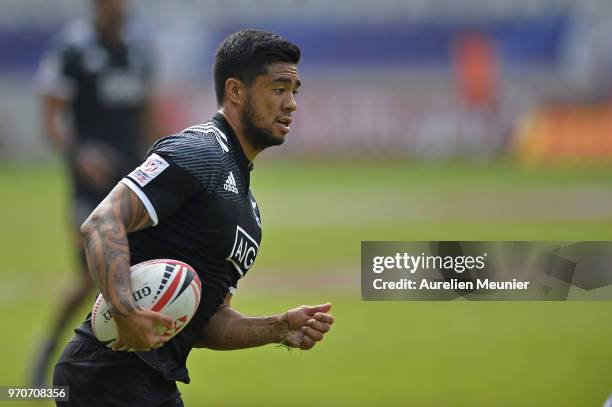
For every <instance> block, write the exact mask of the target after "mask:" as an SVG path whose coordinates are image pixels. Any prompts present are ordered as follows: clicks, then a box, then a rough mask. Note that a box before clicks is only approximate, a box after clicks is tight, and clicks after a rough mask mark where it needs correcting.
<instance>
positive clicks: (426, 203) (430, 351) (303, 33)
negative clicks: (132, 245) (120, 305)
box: [0, 0, 612, 406]
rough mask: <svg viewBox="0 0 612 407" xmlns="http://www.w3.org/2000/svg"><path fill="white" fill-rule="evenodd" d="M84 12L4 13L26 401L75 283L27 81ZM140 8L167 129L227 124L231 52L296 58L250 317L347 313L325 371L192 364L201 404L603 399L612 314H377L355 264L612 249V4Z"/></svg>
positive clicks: (256, 183) (9, 276) (10, 378)
mask: <svg viewBox="0 0 612 407" xmlns="http://www.w3.org/2000/svg"><path fill="white" fill-rule="evenodd" d="M88 4H89V2H88V1H82V0H0V90H1V91H0V197H1V199H0V230H1V231H2V232H3V233H1V234H0V253H1V256H0V259H1V260H2V261H1V262H0V276H1V277H2V283H0V315H1V317H2V323H3V325H4V326H3V328H2V340H1V342H0V345H1V346H0V360H1V362H0V385H15V386H17V385H26V384H27V383H26V377H27V376H26V371H27V369H28V367H29V363H30V362H31V356H32V351H33V350H34V349H35V347H36V345H37V344H38V341H39V340H40V339H41V338H42V337H43V335H44V333H45V329H46V328H47V323H48V319H49V316H50V315H51V313H52V312H53V311H54V309H55V307H56V305H57V304H56V303H55V302H56V301H57V296H58V295H59V294H60V293H61V292H62V290H64V289H65V287H66V285H67V284H69V283H70V279H71V276H72V275H73V274H74V273H75V269H76V265H77V262H76V259H74V258H73V257H72V252H71V239H72V236H71V235H70V229H69V227H68V226H69V223H68V219H69V211H68V203H69V202H68V191H67V188H68V183H67V181H66V179H65V169H64V168H63V166H62V165H61V163H60V161H59V160H58V157H57V156H55V155H54V153H52V152H51V150H50V149H49V146H48V145H47V144H46V142H45V141H44V135H43V134H44V133H43V129H41V128H40V124H39V123H40V120H39V116H38V105H37V98H36V84H35V79H34V77H35V71H36V67H37V64H38V61H39V59H40V56H41V54H42V52H43V50H44V49H45V47H46V45H47V44H48V41H49V39H50V37H51V36H52V35H53V34H54V33H55V32H56V31H57V29H58V28H59V27H60V26H61V25H62V24H63V23H65V22H66V21H68V20H69V19H71V18H72V17H74V16H77V15H82V14H86V13H87V12H88ZM134 5H135V9H136V12H137V13H136V14H137V15H138V16H139V18H141V19H142V21H143V22H144V23H145V24H146V25H148V26H149V27H150V29H151V32H152V35H153V37H154V40H155V41H156V43H157V51H158V52H157V54H158V59H159V67H160V68H159V88H158V98H157V100H158V103H157V109H158V114H159V115H160V117H161V118H163V121H164V124H165V126H166V128H167V129H168V131H169V132H172V131H178V130H180V129H182V128H184V127H187V126H188V125H189V124H192V123H194V122H199V121H202V120H204V119H207V118H208V117H210V116H211V114H212V113H213V112H214V110H215V103H214V93H213V87H212V83H211V80H210V78H211V76H212V74H211V69H210V68H211V64H212V56H213V54H214V50H215V47H216V45H217V44H218V43H219V41H220V40H221V39H222V38H223V37H224V36H225V35H226V34H227V33H229V32H232V31H234V30H236V29H239V28H245V27H254V28H264V29H268V30H272V31H276V32H279V33H280V34H282V35H283V36H285V37H287V38H288V39H290V40H292V41H294V42H296V43H298V44H299V45H300V46H301V47H302V51H303V60H302V61H303V62H302V63H301V75H302V80H303V83H304V86H303V89H302V90H301V92H300V95H299V99H298V104H299V111H298V113H297V115H296V118H297V120H296V122H295V126H294V128H293V130H292V132H291V134H290V138H289V140H288V142H287V143H286V146H285V147H283V148H281V149H277V150H276V151H270V152H266V153H264V154H262V156H261V157H260V158H258V160H257V162H256V171H254V173H253V190H254V192H255V194H256V195H257V197H258V200H259V201H260V206H261V208H262V218H263V219H262V220H263V225H264V241H263V249H262V250H261V252H260V257H259V259H258V260H257V264H256V266H255V268H254V269H253V270H252V271H251V273H249V278H247V279H246V280H244V281H243V282H242V284H241V287H240V289H239V291H238V295H237V296H236V297H235V301H234V303H235V305H236V307H237V308H238V309H240V310H242V311H244V312H245V313H247V314H253V315H255V314H259V313H264V314H265V313H276V312H280V311H283V310H285V309H287V308H288V307H293V306H296V305H299V304H301V303H318V302H324V301H331V302H333V303H334V310H333V311H334V314H335V315H336V317H337V324H336V325H335V326H334V331H333V332H332V334H330V335H329V337H328V338H327V339H326V340H325V342H324V343H323V344H322V346H320V347H318V348H317V349H315V350H313V351H312V352H306V353H302V352H298V351H294V352H286V351H285V350H283V349H277V348H274V347H271V346H270V347H264V348H260V349H252V350H244V351H237V352H226V353H223V352H212V351H195V352H194V353H193V354H192V356H191V358H190V362H189V367H190V370H191V376H192V384H190V385H188V386H181V389H182V391H183V393H184V399H185V401H186V405H189V406H200V405H215V406H216V405H228V406H232V405H262V406H263V405H265V406H271V405H278V406H281V405H303V406H309V405H347V406H352V405H364V406H365V405H390V406H393V405H402V406H516V405H521V406H600V405H601V404H603V401H604V400H605V399H606V397H607V395H608V394H609V393H610V392H612V363H611V361H612V346H611V343H612V304H611V303H609V302H592V303H579V302H574V303H569V302H568V303H468V302H453V303H424V302H423V303H400V302H388V303H374V302H362V301H361V299H360V290H359V258H360V257H359V248H360V241H361V240H453V239H457V240H469V239H474V240H611V239H612V189H611V185H612V183H611V181H610V180H611V179H612V166H611V165H610V164H611V158H612V102H611V101H612V8H611V7H610V3H609V2H608V1H604V0H599V1H592V0H589V1H581V2H574V1H571V0H514V1H511V2H510V1H505V0H486V1H485V0H455V1H452V0H406V1H400V0H379V1H377V2H375V4H373V3H372V2H370V1H364V0H354V1H348V0H341V1H334V2H327V1H322V0H286V1H282V0H259V1H254V0H226V1H214V0H208V1H206V0H182V1H179V0H170V1H167V0H146V1H144V0H142V1H139V2H138V1H137V2H135V3H134ZM92 302H93V298H92ZM86 308H87V307H85V308H84V309H83V312H82V315H84V314H85V313H86V312H87V309H86ZM77 322H78V321H76V320H75V321H74V324H73V325H76V323H77ZM69 336H70V332H66V339H68V338H69ZM0 403H2V402H0ZM18 405H21V406H25V405H27V403H25V402H20V403H19V404H18ZM34 405H46V404H45V403H38V404H34Z"/></svg>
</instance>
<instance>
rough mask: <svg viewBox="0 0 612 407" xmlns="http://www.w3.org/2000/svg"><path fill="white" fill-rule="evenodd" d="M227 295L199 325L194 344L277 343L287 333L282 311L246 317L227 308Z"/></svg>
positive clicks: (231, 346) (244, 345)
mask: <svg viewBox="0 0 612 407" xmlns="http://www.w3.org/2000/svg"><path fill="white" fill-rule="evenodd" d="M229 298H230V295H229V294H228V296H227V297H226V300H225V302H224V303H223V304H222V305H221V307H219V309H218V310H217V312H216V313H215V314H214V315H213V316H212V318H211V319H210V321H209V323H208V324H207V325H206V326H205V327H204V329H202V331H201V332H200V335H199V337H198V338H196V341H195V343H194V347H196V348H208V349H213V350H234V349H244V348H253V347H256V346H262V345H267V344H270V343H281V342H282V341H283V340H284V338H285V337H286V335H287V332H288V324H287V321H286V315H273V316H267V317H247V316H244V315H242V314H241V313H240V312H238V311H236V310H235V309H233V308H231V307H230V305H229Z"/></svg>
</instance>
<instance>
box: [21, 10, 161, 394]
mask: <svg viewBox="0 0 612 407" xmlns="http://www.w3.org/2000/svg"><path fill="white" fill-rule="evenodd" d="M92 6H93V7H92V9H93V16H92V17H91V18H83V19H79V20H76V21H73V22H71V23H69V24H68V25H67V26H66V27H65V28H64V29H63V30H62V31H61V32H60V34H59V35H58V37H57V38H56V41H54V44H53V46H52V47H51V48H50V49H49V50H48V52H47V53H46V54H45V56H44V58H43V60H42V62H41V64H40V69H39V87H40V94H41V96H40V97H41V102H42V121H43V126H44V131H45V132H46V133H47V135H48V138H49V140H50V141H51V143H52V144H53V145H54V147H55V148H56V149H57V151H59V152H60V153H61V154H62V155H63V156H64V157H65V159H66V161H67V163H68V166H69V169H70V174H71V181H72V189H73V191H72V193H73V198H74V199H73V202H72V204H73V207H72V211H73V217H72V220H73V225H72V226H73V227H74V231H75V245H76V246H77V247H78V250H80V253H81V272H80V276H79V279H78V280H74V281H75V283H74V284H73V285H72V286H71V287H70V293H69V294H68V295H66V296H63V297H62V301H63V305H62V308H61V311H60V312H59V313H57V314H54V315H57V319H56V320H55V321H53V326H52V328H51V329H50V331H49V332H51V335H50V337H49V338H47V340H46V341H45V343H44V344H43V345H42V347H41V349H40V352H39V354H38V357H37V359H36V362H35V365H34V369H33V371H32V377H31V380H32V384H33V385H35V386H44V385H45V381H46V374H47V371H48V368H49V364H50V359H51V357H52V355H53V352H54V350H55V347H56V343H57V341H58V339H59V336H60V335H61V333H62V331H63V330H64V328H65V326H66V324H67V322H68V321H69V320H70V318H71V317H72V315H73V313H74V312H75V311H77V310H78V308H79V305H80V304H81V303H82V302H83V300H84V299H85V298H86V296H87V295H88V293H90V291H91V290H92V288H93V282H92V279H91V276H90V274H89V272H88V270H87V265H86V263H85V257H84V256H83V252H82V248H81V242H80V238H79V237H78V236H79V234H78V229H79V226H80V224H81V223H82V222H83V221H84V220H85V218H86V217H87V216H88V215H89V213H90V212H91V211H92V210H93V209H94V208H95V207H96V206H97V205H98V203H99V202H100V201H101V200H102V199H103V198H104V197H105V196H106V195H107V194H108V192H109V191H110V189H111V188H112V187H113V186H114V185H115V184H116V183H117V182H118V180H119V179H120V177H121V176H122V175H123V174H125V173H127V172H128V170H131V169H132V168H134V167H136V166H137V165H138V164H139V162H140V161H141V157H142V155H143V152H144V151H143V150H144V148H145V146H146V145H148V144H149V142H150V141H151V139H153V138H155V137H156V136H157V135H158V133H159V132H158V129H157V128H156V126H155V124H154V123H155V120H154V115H153V108H152V94H151V88H152V86H151V85H152V80H153V66H152V62H153V60H152V55H151V54H152V47H151V44H150V43H148V40H147V37H145V35H144V34H145V33H144V32H143V31H142V29H141V28H140V27H139V26H138V25H137V24H136V23H135V22H134V21H132V20H131V19H130V18H129V11H130V9H129V7H130V4H129V2H128V1H127V0H92Z"/></svg>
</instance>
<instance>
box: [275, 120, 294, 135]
mask: <svg viewBox="0 0 612 407" xmlns="http://www.w3.org/2000/svg"><path fill="white" fill-rule="evenodd" d="M292 121H293V119H292V118H291V117H281V118H280V119H277V120H276V122H275V124H276V125H277V126H278V127H279V128H280V130H281V132H282V133H283V135H284V134H287V133H289V130H291V127H289V125H290V124H291V122H292Z"/></svg>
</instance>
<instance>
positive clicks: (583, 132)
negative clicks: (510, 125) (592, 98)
mask: <svg viewBox="0 0 612 407" xmlns="http://www.w3.org/2000/svg"><path fill="white" fill-rule="evenodd" d="M513 141H514V143H513V145H514V148H515V151H516V152H517V154H518V156H519V158H520V159H522V160H524V161H526V162H549V161H559V162H570V163H578V162H589V161H593V162H597V161H601V162H603V161H608V160H610V159H611V158H612V105H610V104H605V105H590V106H580V105H564V106H549V107H542V108H539V109H537V110H535V111H534V112H532V113H530V114H529V115H527V116H526V117H525V118H524V119H523V120H522V121H521V123H520V124H519V125H518V126H517V131H516V133H515V135H514V138H513Z"/></svg>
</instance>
